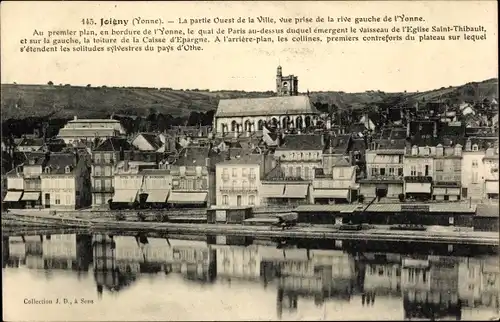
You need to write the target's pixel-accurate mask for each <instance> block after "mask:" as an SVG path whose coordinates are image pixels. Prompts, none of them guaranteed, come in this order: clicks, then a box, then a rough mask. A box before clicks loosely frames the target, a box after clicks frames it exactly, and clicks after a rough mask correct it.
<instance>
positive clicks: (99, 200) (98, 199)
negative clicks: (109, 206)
mask: <svg viewBox="0 0 500 322" xmlns="http://www.w3.org/2000/svg"><path fill="white" fill-rule="evenodd" d="M102 200H103V199H102V196H101V194H99V193H96V194H95V204H96V205H102V204H103V202H102Z"/></svg>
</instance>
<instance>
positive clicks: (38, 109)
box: [1, 78, 498, 120]
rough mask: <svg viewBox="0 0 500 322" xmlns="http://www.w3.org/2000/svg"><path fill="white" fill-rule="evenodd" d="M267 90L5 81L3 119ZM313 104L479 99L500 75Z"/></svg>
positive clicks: (323, 96) (197, 103)
mask: <svg viewBox="0 0 500 322" xmlns="http://www.w3.org/2000/svg"><path fill="white" fill-rule="evenodd" d="M274 95H275V94H274V93H273V92H272V91H268V92H245V91H208V90H198V89H195V90H174V89H169V88H145V87H105V86H101V87H92V86H90V85H88V86H71V85H69V84H66V85H62V84H61V85H22V84H2V85H1V108H2V120H7V119H23V118H26V117H30V116H32V117H44V116H49V115H50V116H51V117H58V118H72V117H73V116H75V115H76V116H78V117H80V118H98V117H104V116H106V115H110V114H112V113H115V114H128V115H143V116H144V115H147V114H149V113H150V111H151V110H154V111H156V112H159V113H163V114H165V115H166V114H170V115H172V116H181V117H187V116H189V114H190V113H191V112H192V111H197V112H206V111H209V110H214V109H216V108H217V104H218V101H219V99H222V98H241V97H247V98H252V97H270V96H274ZM309 96H310V97H311V101H312V102H313V103H315V102H318V103H322V104H334V105H336V106H338V107H339V108H342V109H345V108H352V109H357V108H364V107H366V106H369V105H371V104H377V103H380V102H384V101H386V100H387V99H388V98H391V97H395V96H403V97H405V98H407V99H408V100H409V101H422V100H424V101H430V100H436V99H443V100H444V99H450V100H452V101H477V100H480V99H484V98H486V97H488V98H492V97H498V79H497V78H493V79H488V80H485V81H482V82H471V83H467V84H465V85H461V86H450V87H446V88H445V87H442V88H440V89H435V90H431V91H425V92H417V93H385V92H381V91H366V92H363V93H344V92H334V91H328V92H311V93H309Z"/></svg>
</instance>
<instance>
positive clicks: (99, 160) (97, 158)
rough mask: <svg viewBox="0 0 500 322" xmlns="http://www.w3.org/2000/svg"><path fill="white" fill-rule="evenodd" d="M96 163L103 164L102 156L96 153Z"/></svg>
mask: <svg viewBox="0 0 500 322" xmlns="http://www.w3.org/2000/svg"><path fill="white" fill-rule="evenodd" d="M94 162H95V163H100V162H101V154H100V153H96V154H95V155H94Z"/></svg>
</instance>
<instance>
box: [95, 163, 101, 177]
mask: <svg viewBox="0 0 500 322" xmlns="http://www.w3.org/2000/svg"><path fill="white" fill-rule="evenodd" d="M94 175H95V176H97V177H100V176H101V167H100V166H98V165H97V166H94Z"/></svg>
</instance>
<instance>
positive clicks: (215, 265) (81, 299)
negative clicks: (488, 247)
mask: <svg viewBox="0 0 500 322" xmlns="http://www.w3.org/2000/svg"><path fill="white" fill-rule="evenodd" d="M44 233H46V232H44ZM186 238H190V239H191V240H187V239H186ZM193 239H195V240H193ZM323 244H324V245H318V243H317V242H313V241H307V240H301V241H298V240H288V241H275V240H274V241H272V240H267V241H265V240H252V239H251V238H233V237H224V236H210V237H206V236H180V237H175V236H169V237H168V238H166V237H151V236H149V237H147V236H145V235H136V236H117V235H110V234H109V233H107V234H92V235H90V234H51V235H46V234H45V235H31V236H27V235H26V236H9V237H7V236H4V237H3V252H2V254H3V274H2V282H3V299H4V320H38V321H40V320H66V321H67V320H80V321H82V320H89V321H96V320H98V321H103V320H114V321H118V320H119V321H123V320H129V321H131V320H134V321H137V320H219V321H220V320H377V319H378V320H402V319H436V320H437V319H445V320H449V319H452V320H485V319H491V318H492V317H495V316H498V310H499V297H498V296H499V287H500V274H499V263H498V255H497V254H491V252H490V253H489V254H487V252H486V251H484V250H478V249H461V248H456V247H455V249H450V248H448V247H447V246H446V247H444V246H443V245H430V244H426V245H409V244H408V245H406V246H404V245H403V246H401V244H400V243H399V244H387V243H378V244H373V243H370V244H367V243H354V244H352V243H351V244H349V245H348V244H346V242H344V243H341V242H336V243H332V242H328V243H326V242H323ZM398 245H399V247H398ZM410 246H411V247H410ZM404 250H406V253H405V252H404ZM471 254H474V256H471Z"/></svg>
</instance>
